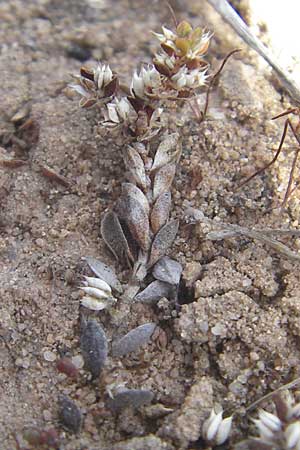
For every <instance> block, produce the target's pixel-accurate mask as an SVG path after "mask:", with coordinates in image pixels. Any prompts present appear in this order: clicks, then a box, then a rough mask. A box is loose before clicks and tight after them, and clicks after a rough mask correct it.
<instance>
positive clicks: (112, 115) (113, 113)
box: [106, 103, 120, 123]
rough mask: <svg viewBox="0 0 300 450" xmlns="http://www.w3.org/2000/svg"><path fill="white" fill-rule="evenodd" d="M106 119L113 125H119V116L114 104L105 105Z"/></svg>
mask: <svg viewBox="0 0 300 450" xmlns="http://www.w3.org/2000/svg"><path fill="white" fill-rule="evenodd" d="M106 108H107V114H108V119H109V120H110V121H111V122H113V123H120V119H119V115H118V112H117V106H116V105H115V104H114V103H108V104H107V105H106Z"/></svg>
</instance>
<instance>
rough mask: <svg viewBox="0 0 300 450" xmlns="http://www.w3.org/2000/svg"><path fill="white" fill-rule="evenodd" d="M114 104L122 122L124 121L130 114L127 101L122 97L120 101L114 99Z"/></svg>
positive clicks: (129, 106)
mask: <svg viewBox="0 0 300 450" xmlns="http://www.w3.org/2000/svg"><path fill="white" fill-rule="evenodd" d="M115 102H116V108H117V111H118V114H119V116H120V117H121V119H122V120H126V119H127V118H128V116H129V114H130V112H131V105H130V103H129V101H128V100H127V99H126V98H124V97H122V98H121V100H119V99H117V98H116V99H115Z"/></svg>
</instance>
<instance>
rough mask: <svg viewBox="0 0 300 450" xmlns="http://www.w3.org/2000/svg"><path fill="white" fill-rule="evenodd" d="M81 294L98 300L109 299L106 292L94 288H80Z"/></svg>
mask: <svg viewBox="0 0 300 450" xmlns="http://www.w3.org/2000/svg"><path fill="white" fill-rule="evenodd" d="M80 289H81V290H82V291H83V292H85V293H86V294H88V295H90V296H91V297H95V298H98V299H100V300H101V299H103V298H109V294H108V293H107V292H106V291H102V290H101V289H97V288H95V287H89V286H84V287H81V288H80Z"/></svg>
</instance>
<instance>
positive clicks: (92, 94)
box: [69, 63, 118, 108]
mask: <svg viewBox="0 0 300 450" xmlns="http://www.w3.org/2000/svg"><path fill="white" fill-rule="evenodd" d="M74 78H75V83H73V84H70V85H69V88H71V89H72V90H73V91H75V92H77V93H78V94H79V95H81V97H82V98H81V100H80V102H79V105H80V106H81V107H83V108H89V107H91V106H93V105H95V103H96V102H97V101H100V102H102V103H107V102H108V101H109V100H110V99H111V98H112V96H113V95H114V94H115V92H116V89H117V84H118V80H117V77H116V76H115V75H114V74H113V72H112V70H111V68H110V67H109V65H108V64H102V63H99V64H98V66H97V67H96V68H95V69H87V68H85V67H82V68H81V69H80V75H75V76H74Z"/></svg>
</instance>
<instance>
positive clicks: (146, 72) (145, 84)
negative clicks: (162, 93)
mask: <svg viewBox="0 0 300 450" xmlns="http://www.w3.org/2000/svg"><path fill="white" fill-rule="evenodd" d="M160 84H161V79H160V74H159V72H158V71H157V70H156V69H155V67H154V66H153V65H152V64H149V65H148V66H147V67H142V69H141V71H140V74H138V73H137V72H136V71H135V72H134V74H133V77H132V81H131V85H130V92H131V94H132V95H134V96H135V97H138V98H144V97H145V94H146V92H145V90H146V88H150V89H154V88H157V87H159V86H160Z"/></svg>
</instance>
